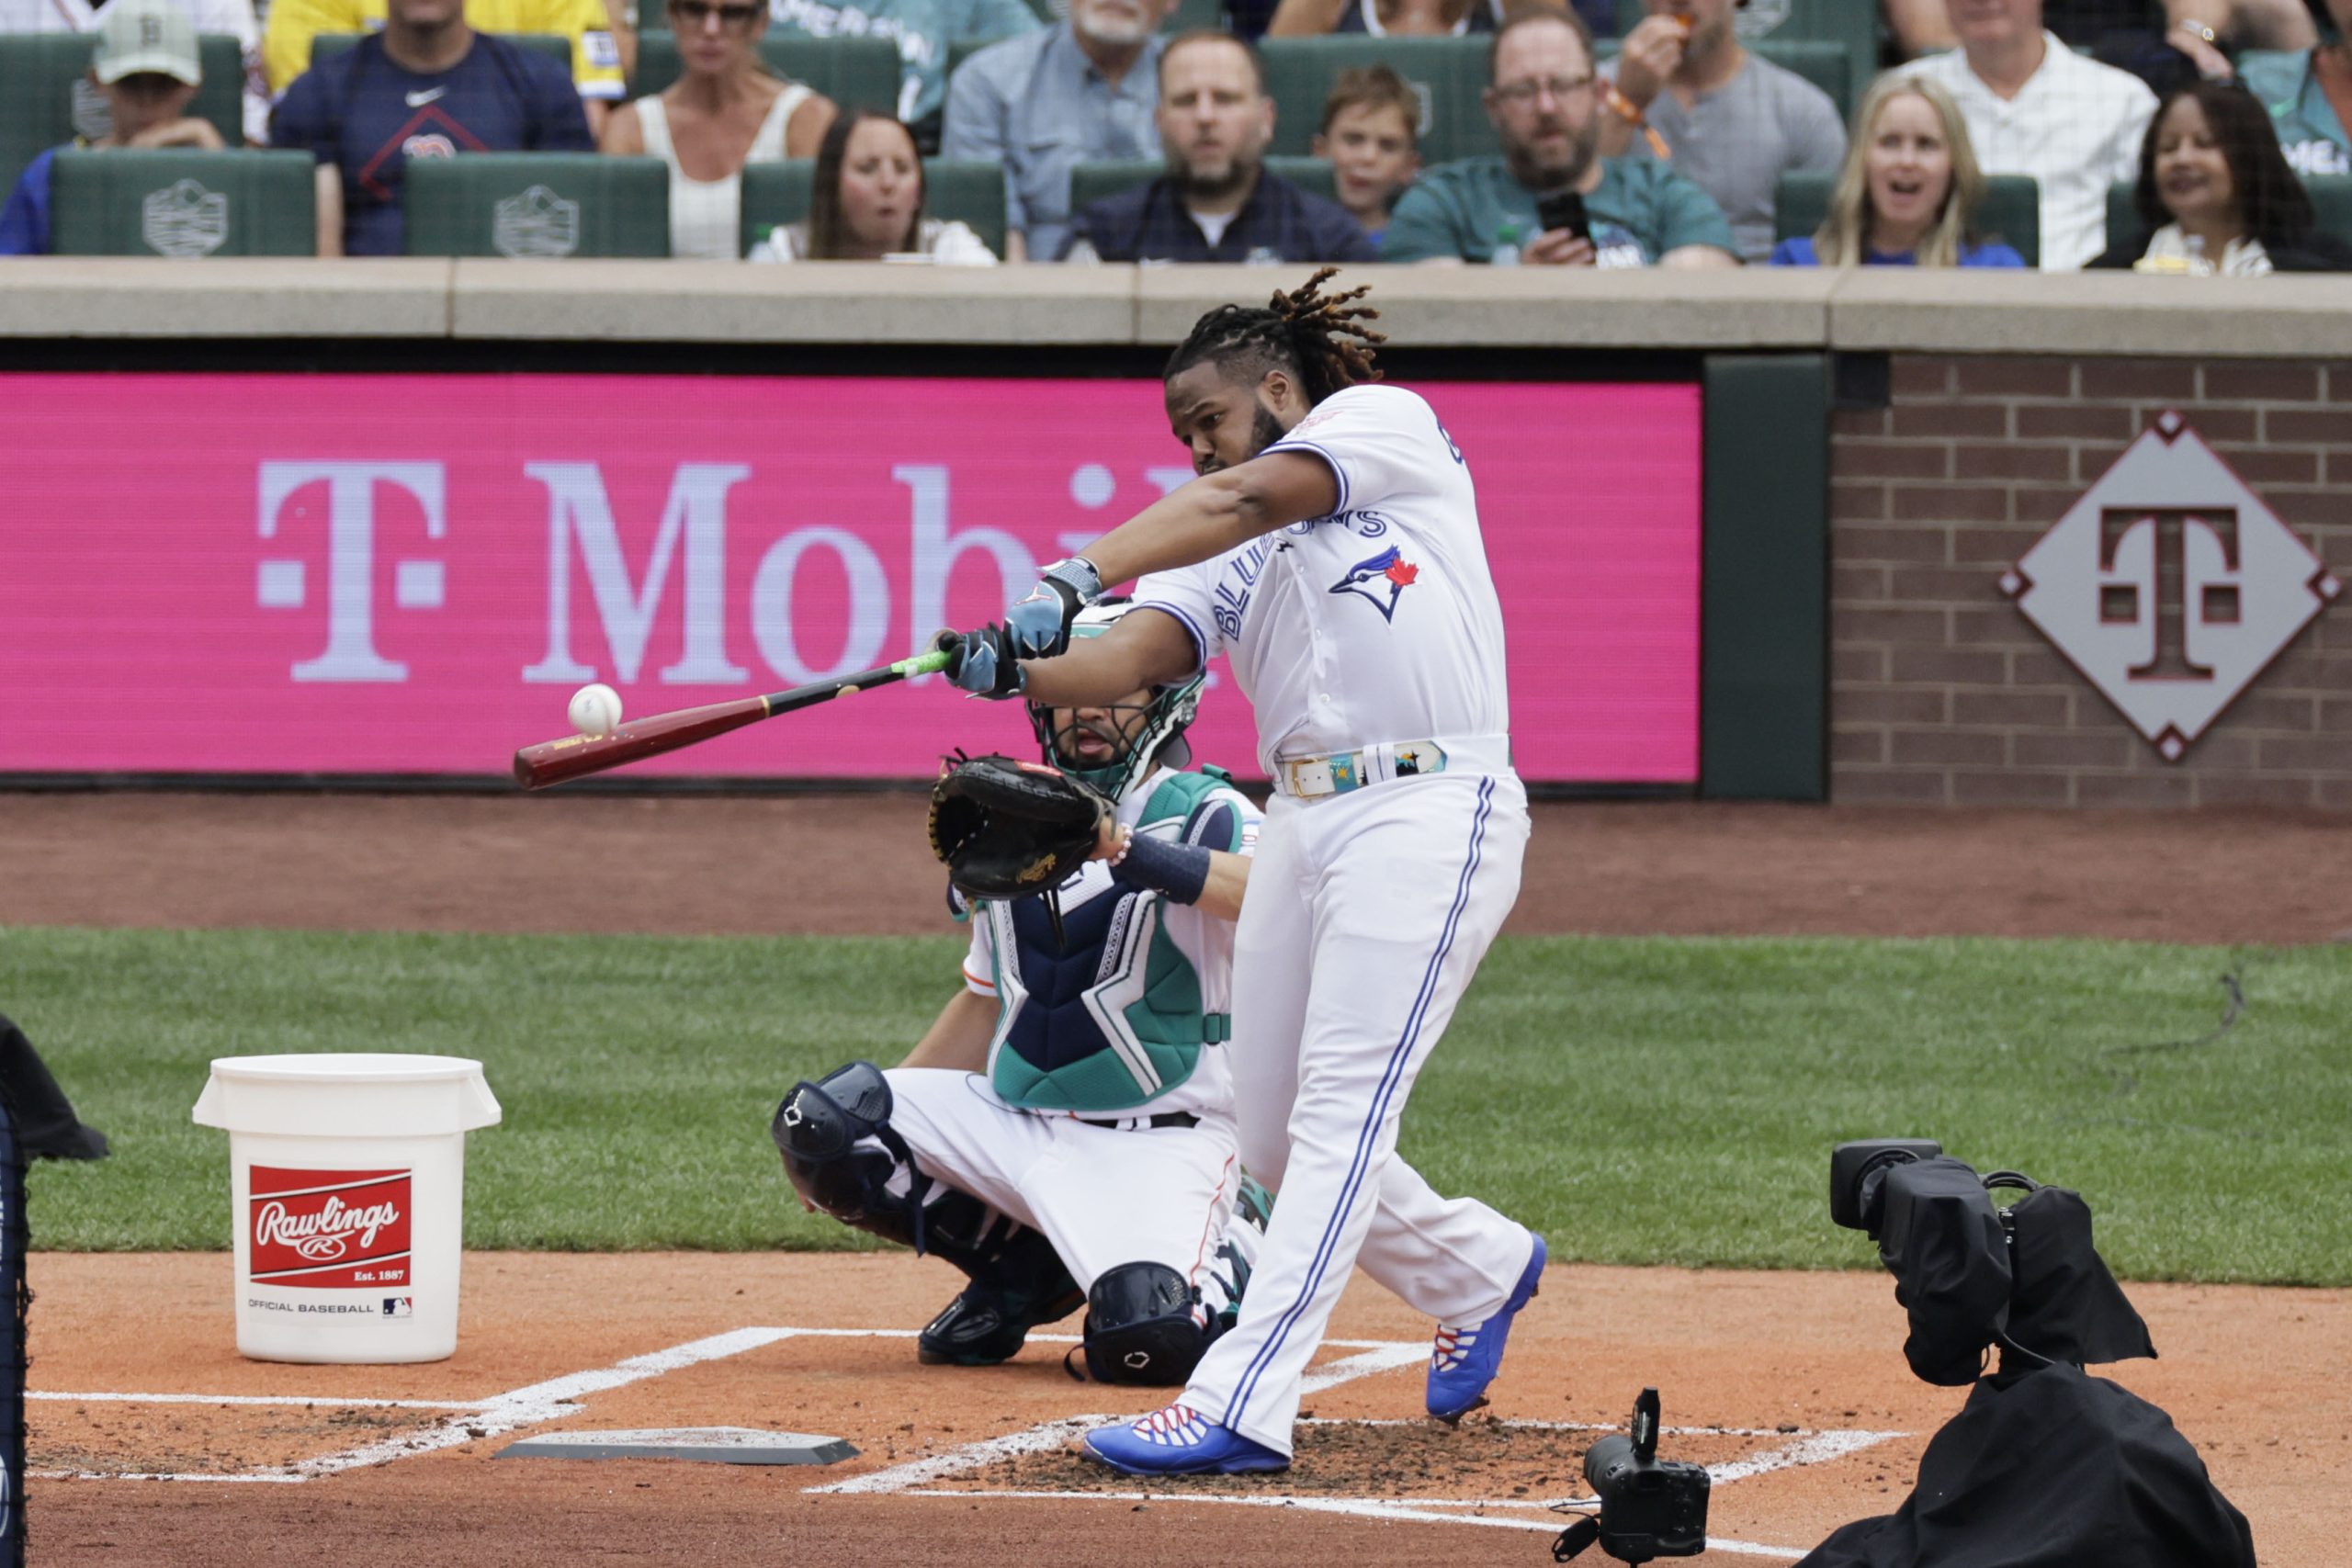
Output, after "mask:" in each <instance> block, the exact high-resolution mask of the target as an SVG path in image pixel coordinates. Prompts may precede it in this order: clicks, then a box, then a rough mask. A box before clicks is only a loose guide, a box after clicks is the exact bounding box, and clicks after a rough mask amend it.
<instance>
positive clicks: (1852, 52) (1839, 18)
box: [1619, 0, 1879, 119]
mask: <svg viewBox="0 0 2352 1568" xmlns="http://www.w3.org/2000/svg"><path fill="white" fill-rule="evenodd" d="M1632 4H1633V0H1619V5H1620V6H1621V8H1623V7H1625V6H1631V5H1632ZM1776 11H1777V12H1779V13H1780V16H1781V19H1780V20H1778V21H1776V22H1770V23H1769V25H1768V24H1767V18H1768V17H1770V16H1772V14H1773V13H1774V12H1776ZM1736 17H1737V19H1738V21H1737V25H1738V27H1739V40H1740V42H1742V43H1744V44H1746V45H1747V47H1748V48H1750V49H1752V50H1755V51H1757V52H1758V54H1761V55H1764V56H1765V57H1766V58H1767V59H1771V60H1777V61H1779V62H1780V63H1781V64H1782V65H1786V66H1787V67H1788V68H1789V69H1790V70H1792V71H1796V72H1798V73H1800V74H1803V75H1804V76H1806V77H1807V79H1808V80H1812V81H1815V82H1820V78H1818V77H1815V76H1813V75H1812V73H1809V72H1805V71H1804V69H1803V68H1802V67H1800V66H1799V65H1797V64H1796V63H1795V62H1793V61H1790V60H1781V58H1780V56H1779V55H1777V54H1776V53H1774V52H1773V51H1771V50H1770V49H1768V48H1766V47H1765V46H1766V45H1767V44H1768V43H1770V44H1777V43H1781V42H1794V41H1796V40H1799V39H1808V40H1815V41H1819V42H1822V43H1834V44H1836V45H1838V48H1839V49H1841V50H1842V51H1844V52H1845V55H1846V83H1847V87H1846V92H1845V93H1844V94H1843V95H1840V94H1838V93H1836V92H1830V91H1829V86H1828V84H1827V83H1826V82H1822V83H1820V85H1821V87H1822V90H1823V91H1825V92H1829V96H1831V97H1834V98H1837V99H1838V102H1839V103H1841V104H1850V103H1851V102H1854V101H1859V100H1860V97H1861V94H1862V88H1863V87H1864V86H1865V85H1868V84H1869V82H1870V80H1871V77H1873V76H1875V75H1877V74H1878V33H1879V8H1878V6H1877V4H1876V0H1785V4H1783V5H1778V6H1752V7H1748V8H1747V9H1743V10H1741V11H1739V12H1737V13H1736ZM1619 19H1620V20H1621V21H1623V15H1622V14H1621V16H1620V18H1619ZM1848 118H1849V119H1850V118H1852V111H1851V109H1850V107H1849V109H1848Z"/></svg>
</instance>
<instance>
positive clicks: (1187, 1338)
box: [1085, 1263, 1210, 1387]
mask: <svg viewBox="0 0 2352 1568" xmlns="http://www.w3.org/2000/svg"><path fill="white" fill-rule="evenodd" d="M1198 1308H1199V1297H1198V1293H1197V1292H1194V1291H1193V1288H1192V1287H1191V1286H1190V1285H1188V1284H1186V1283H1185V1282H1184V1276H1183V1275H1182V1274H1179V1273H1178V1272H1176V1270H1175V1269H1170V1268H1169V1267H1168V1265H1166V1264H1165V1263H1122V1264H1120V1265H1119V1266H1118V1267H1117V1268H1116V1269H1109V1270H1107V1271H1106V1272H1105V1273H1104V1274H1103V1277H1102V1278H1101V1279H1099V1280H1095V1281H1094V1288H1093V1289H1092V1290H1091V1291H1089V1292H1087V1294H1086V1334H1085V1349H1086V1370H1087V1371H1090V1372H1091V1373H1093V1374H1094V1381H1095V1382H1118V1383H1144V1384H1148V1385H1151V1386H1155V1387H1167V1386H1170V1385H1173V1384H1178V1383H1182V1382H1183V1381H1184V1380H1185V1379H1186V1378H1188V1377H1190V1376H1192V1375H1193V1367H1194V1366H1195V1365H1197V1364H1198V1363H1199V1361H1200V1359H1201V1357H1202V1356H1204V1354H1206V1353H1207V1351H1208V1348H1209V1339H1210V1334H1209V1332H1208V1330H1207V1328H1206V1327H1204V1325H1203V1324H1202V1322H1201V1314H1200V1312H1199V1310H1198Z"/></svg>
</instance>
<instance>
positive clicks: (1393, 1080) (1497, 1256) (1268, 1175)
mask: <svg viewBox="0 0 2352 1568" xmlns="http://www.w3.org/2000/svg"><path fill="white" fill-rule="evenodd" d="M1527 834H1528V821H1527V795H1526V791H1525V790H1524V789H1522V788H1521V785H1520V783H1519V780H1518V778H1517V777H1516V776H1514V775H1512V774H1510V773H1501V774H1478V773H1441V774H1436V775H1433V776H1430V777H1424V778H1414V779H1400V780H1396V781H1393V782H1391V783H1387V784H1374V785H1372V786H1370V787H1368V788H1365V789H1362V790H1357V791H1353V792H1351V793H1350V794H1347V795H1335V796H1331V797H1328V798H1325V799H1319V800H1316V801H1312V802H1302V801H1300V800H1297V799H1295V798H1293V797H1290V796H1286V795H1276V796H1275V797H1274V798H1273V799H1272V802H1271V803H1270V806H1269V808H1268V812H1267V817H1266V827H1265V831H1264V834H1263V836H1262V837H1261V840H1259V847H1258V855H1257V859H1256V862H1255V863H1253V864H1252V866H1251V868H1250V892H1249V897H1247V898H1246V899H1244V900H1243V903H1242V908H1241V922H1240V929H1239V931H1238V932H1237V934H1236V937H1235V942H1234V953H1235V957H1234V976H1233V1025H1234V1035H1233V1040H1232V1043H1230V1044H1229V1045H1227V1050H1228V1051H1230V1052H1231V1053H1232V1057H1231V1061H1232V1065H1233V1076H1234V1089H1235V1091H1236V1094H1237V1096H1238V1101H1239V1105H1238V1112H1239V1118H1240V1133H1241V1158H1242V1162H1243V1163H1244V1164H1245V1165H1247V1166H1248V1167H1249V1168H1250V1174H1251V1175H1252V1176H1255V1177H1257V1178H1258V1179H1260V1180H1261V1181H1263V1182H1265V1183H1266V1184H1267V1185H1268V1186H1270V1187H1272V1188H1273V1189H1274V1190H1275V1196H1274V1216H1273V1224H1272V1227H1271V1228H1270V1229H1269V1230H1268V1231H1267V1233H1266V1237H1265V1241H1264V1243H1263V1245H1262V1246H1261V1248H1260V1251H1259V1257H1258V1269H1257V1272H1256V1274H1255V1275H1254V1276H1253V1277H1252V1278H1251V1280H1250V1289H1249V1292H1248V1293H1247V1294H1246V1295H1245V1296H1244V1298H1243V1300H1242V1307H1241V1317H1240V1321H1239V1323H1238V1325H1236V1326H1235V1327H1234V1328H1233V1329H1232V1330H1231V1331H1230V1332H1228V1333H1227V1334H1226V1335H1225V1336H1224V1337H1222V1338H1220V1339H1218V1340H1217V1342H1216V1344H1215V1345H1213V1346H1211V1347H1210V1348H1209V1353H1208V1355H1207V1356H1205V1357H1204V1358H1203V1359H1202V1361H1201V1364H1200V1365H1199V1366H1198V1367H1197V1368H1195V1369H1194V1370H1193V1377H1192V1381H1191V1383H1190V1384H1189V1386H1188V1387H1187V1389H1186V1391H1185V1395H1184V1399H1183V1403H1184V1404H1189V1405H1191V1406H1192V1407H1193V1409H1195V1410H1197V1411H1199V1412H1200V1413H1201V1414H1202V1415H1203V1416H1206V1417H1207V1418H1208V1419H1210V1420H1212V1421H1216V1422H1218V1423H1219V1424H1221V1425H1223V1426H1225V1427H1230V1428H1231V1429H1233V1430H1234V1431H1237V1432H1238V1433H1240V1434H1241V1435H1242V1436H1244V1437H1246V1438H1250V1440H1252V1441H1253V1442H1259V1443H1262V1444H1264V1445H1265V1446H1266V1447H1268V1448H1270V1449H1273V1450H1278V1451H1279V1452H1282V1453H1285V1454H1287V1453H1289V1452H1290V1451H1291V1427H1292V1424H1293V1423H1294V1422H1295V1420H1296V1418H1297V1416H1298V1400H1299V1381H1300V1379H1301V1378H1302V1377H1303V1376H1304V1375H1305V1373H1306V1365H1307V1362H1308V1360H1309V1359H1310V1358H1311V1357H1312V1356H1313V1355H1314V1353H1315V1350H1316V1348H1317V1346H1319V1345H1320V1344H1321V1343H1322V1339H1323V1335H1324V1331H1325V1328H1326V1327H1327V1326H1328V1325H1329V1321H1330V1315H1331V1309H1332V1308H1333V1307H1334V1306H1336V1305H1337V1304H1338V1303H1339V1299H1340V1292H1341V1290H1342V1289H1343V1288H1345V1286H1346V1284H1347V1282H1348V1274H1349V1271H1350V1269H1351V1268H1353V1267H1354V1266H1355V1265H1356V1264H1358V1263H1361V1264H1363V1268H1364V1269H1365V1271H1366V1272H1368V1273H1370V1274H1371V1275H1372V1276H1373V1278H1374V1279H1375V1280H1379V1281H1380V1282H1381V1283H1382V1284H1383V1285H1385V1286H1386V1287H1388V1289H1390V1290H1392V1291H1394V1292H1397V1295H1399V1296H1401V1297H1403V1298H1404V1299H1405V1301H1406V1302H1408V1303H1410V1304H1411V1305H1412V1306H1413V1307H1415V1308H1416V1309H1418V1310H1419V1311H1421V1312H1425V1313H1427V1314H1430V1316H1431V1317H1433V1318H1437V1319H1439V1320H1440V1321H1442V1322H1450V1323H1465V1322H1475V1321H1476V1320H1479V1319H1482V1318H1485V1317H1487V1316H1489V1315H1491V1314H1493V1313H1495V1312H1496V1311H1498V1310H1499V1309H1500V1307H1501V1306H1502V1304H1503V1303H1504V1301H1505V1300H1506V1299H1507V1298H1508V1297H1509V1295H1510V1291H1511V1287H1512V1286H1513V1285H1514V1284H1516V1283H1517V1282H1518V1280H1519V1276H1520V1274H1521V1272H1522V1271H1523V1270H1524V1269H1526V1267H1527V1261H1528V1258H1529V1257H1530V1256H1531V1254H1532V1249H1533V1247H1534V1240H1533V1237H1532V1235H1530V1234H1529V1232H1528V1231H1527V1229H1526V1227H1524V1226H1523V1225H1521V1224H1518V1223H1517V1222H1515V1221H1512V1220H1509V1219H1506V1218H1504V1217H1503V1216H1502V1215H1501V1214H1498V1213H1496V1212H1495V1211H1494V1210H1492V1209H1490V1208H1488V1207H1487V1205H1485V1204H1484V1203H1480V1202H1478V1201H1476V1200H1474V1199H1467V1198H1459V1199H1453V1200H1448V1199H1444V1198H1441V1197H1439V1196H1438V1194H1437V1193H1436V1191H1435V1190H1432V1189H1431V1188H1430V1185H1429V1183H1428V1182H1426V1181H1424V1180H1423V1179H1421V1177H1420V1175H1419V1173H1418V1172H1416V1171H1415V1170H1414V1169H1413V1168H1411V1167H1410V1166H1408V1165H1407V1164H1406V1163H1405V1162H1404V1161H1402V1160H1400V1159H1398V1158H1397V1157H1396V1150H1397V1122H1398V1118H1399V1117H1401V1116H1402V1115H1403V1113H1404V1110H1405V1100H1406V1097H1407V1096H1408V1095H1409V1094H1410V1093H1411V1092H1412V1089H1413V1080H1414V1078H1415V1077H1416V1076H1417V1075H1418V1074H1419V1071H1420V1068H1421V1064H1422V1063H1423V1062H1425V1061H1427V1060H1428V1059H1429V1054H1430V1050H1431V1048H1433V1047H1434V1046H1435V1045H1436V1043H1437V1042H1438V1038H1439V1036H1441V1035H1442V1034H1443V1033H1444V1032H1445V1026H1446V1024H1447V1023H1448V1022H1449V1021H1451V1020H1452V1018H1453V1009H1454V1005H1455V1004H1456V1003H1457V1002H1458V1001H1459V1000H1460V999H1461V997H1462V993H1463V991H1464V988H1465V987H1467V986H1468V985H1469V983H1470V976H1472V975H1473V974H1474V973H1476V970H1477V967H1478V961H1479V960H1480V959H1481V958H1483V957H1484V956H1485V955H1486V952H1487V946H1488V945H1489V944H1490V943H1491V942H1493V941H1494V938H1495V933H1496V932H1497V931H1498V930H1500V929H1501V926H1502V922H1503V918H1504V916H1506V915H1507V914H1509V913H1510V907H1511V905H1512V903H1513V901H1515V900H1516V899H1517V898H1518V897H1519V877H1520V862H1521V857H1522V855H1523V854H1524V852H1525V851H1526V847H1527Z"/></svg>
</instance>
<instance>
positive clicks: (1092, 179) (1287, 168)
mask: <svg viewBox="0 0 2352 1568" xmlns="http://www.w3.org/2000/svg"><path fill="white" fill-rule="evenodd" d="M1266 167H1267V168H1269V169H1271V170H1272V171H1273V172H1274V173H1275V174H1278V175H1282V176H1283V178H1284V179H1286V180H1289V181H1291V182H1292V183H1294V184H1295V185H1301V186H1306V188H1307V189H1308V190H1310V191H1313V192H1314V193H1315V194H1316V195H1317V196H1319V197H1325V198H1327V199H1329V200H1334V201H1336V200H1338V199H1339V191H1338V183H1337V177H1336V176H1335V175H1333V174H1332V172H1331V165H1330V163H1329V160H1327V159H1323V158H1286V157H1269V158H1268V159H1267V160H1266ZM1167 172H1168V167H1167V165H1166V164H1161V163H1159V162H1158V161H1156V160H1154V159H1148V158H1123V159H1119V160H1116V161H1114V162H1109V163H1100V164H1079V165H1078V166H1077V167H1076V168H1074V169H1072V170H1071V171H1070V174H1069V209H1070V210H1071V211H1072V212H1076V211H1077V210H1078V209H1080V208H1081V207H1084V206H1085V205H1086V204H1087V203H1088V202H1091V201H1100V200H1102V199H1103V197H1106V196H1116V195H1118V194H1119V193H1120V192H1121V191H1123V190H1133V189H1134V188H1135V187H1136V186H1139V185H1148V184H1149V183H1150V182H1151V181H1153V180H1156V179H1158V178H1159V176H1160V175H1164V174H1166V173H1167Z"/></svg>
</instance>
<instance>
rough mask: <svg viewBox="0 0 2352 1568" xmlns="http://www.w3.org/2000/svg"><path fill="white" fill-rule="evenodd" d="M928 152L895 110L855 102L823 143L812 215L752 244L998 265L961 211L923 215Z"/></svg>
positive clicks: (856, 257)
mask: <svg viewBox="0 0 2352 1568" xmlns="http://www.w3.org/2000/svg"><path fill="white" fill-rule="evenodd" d="M922 199H923V181H922V155H921V154H920V153H918V152H916V151H915V136H914V132H913V131H911V130H908V129H907V128H906V127H905V126H904V125H903V124H901V123H900V122H899V121H898V120H895V119H893V118H890V117H889V116H888V115H887V114H876V113H874V112H872V111H871V110H869V109H852V110H851V111H850V112H849V113H847V114H845V115H842V117H841V118H838V119H836V120H834V121H833V123H832V124H831V126H830V127H829V128H827V130H826V131H825V139H824V141H823V142H822V144H821V145H820V146H819V147H818V149H817V167H816V169H815V170H814V171H813V173H812V175H811V182H810V188H809V216H808V217H807V218H806V219H804V220H802V221H800V222H798V223H788V224H786V225H785V226H784V227H783V228H781V229H778V230H776V231H775V232H774V233H771V234H770V235H768V236H767V238H765V239H763V240H762V241H761V242H760V243H758V244H756V245H753V246H752V258H751V259H752V260H753V261H780V262H798V261H880V260H881V259H882V258H883V257H885V256H889V257H893V258H898V257H909V258H912V257H921V258H922V259H923V260H926V261H933V262H938V263H940V264H941V265H946V266H994V265H996V260H997V258H996V253H995V252H993V251H991V250H989V247H988V243H987V242H986V241H984V240H982V239H981V238H980V237H979V236H978V234H975V233H974V232H972V231H971V229H970V228H969V227H968V226H967V225H966V224H963V223H959V222H956V220H953V219H942V218H928V217H925V216H924V215H923V210H922Z"/></svg>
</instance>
